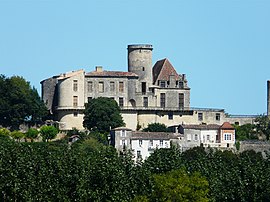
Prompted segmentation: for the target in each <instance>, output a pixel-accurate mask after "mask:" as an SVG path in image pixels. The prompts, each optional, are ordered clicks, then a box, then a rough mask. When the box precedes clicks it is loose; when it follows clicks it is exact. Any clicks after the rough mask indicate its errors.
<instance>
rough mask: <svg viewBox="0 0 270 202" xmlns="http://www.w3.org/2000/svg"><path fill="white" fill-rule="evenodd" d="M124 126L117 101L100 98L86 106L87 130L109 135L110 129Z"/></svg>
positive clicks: (84, 123) (85, 124) (85, 120)
mask: <svg viewBox="0 0 270 202" xmlns="http://www.w3.org/2000/svg"><path fill="white" fill-rule="evenodd" d="M124 125H125V124H124V121H123V118H122V116H121V114H120V107H119V106H118V105H117V102H116V101H115V100H113V99H110V98H105V97H99V98H95V99H92V100H91V101H90V102H89V103H88V104H86V107H85V111H84V121H83V126H84V127H86V128H87V129H89V130H97V131H99V132H101V133H108V132H109V131H110V129H112V128H117V127H120V126H124Z"/></svg>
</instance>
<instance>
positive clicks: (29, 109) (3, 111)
mask: <svg viewBox="0 0 270 202" xmlns="http://www.w3.org/2000/svg"><path fill="white" fill-rule="evenodd" d="M0 95H1V97H0V117H1V119H0V125H2V126H4V127H11V128H12V129H18V128H19V125H20V124H23V123H25V122H28V123H30V124H35V123H37V122H38V121H40V120H41V119H42V117H44V116H45V115H46V113H47V110H46V107H45V104H44V103H43V102H42V100H41V99H40V97H39V95H38V93H37V90H36V89H35V88H32V87H31V85H30V83H29V82H27V81H26V80H25V79H24V78H22V77H19V76H12V77H10V78H6V77H5V76H4V75H0Z"/></svg>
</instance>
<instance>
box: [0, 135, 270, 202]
mask: <svg viewBox="0 0 270 202" xmlns="http://www.w3.org/2000/svg"><path fill="white" fill-rule="evenodd" d="M6 132H7V131H5V132H3V134H2V135H0V190H1V192H0V201H208V200H209V201H269V200H270V181H269V178H270V157H269V156H266V157H265V158H263V157H262V155H261V154H260V153H255V152H254V151H246V152H243V153H240V154H235V153H233V152H231V151H224V152H222V151H214V150H208V149H207V150H205V149H204V148H201V147H197V148H194V149H191V150H187V151H185V152H182V153H181V152H180V150H179V148H177V147H172V148H170V149H158V150H155V151H154V153H153V154H152V155H151V156H150V157H149V158H148V159H147V160H146V161H144V162H139V163H137V164H134V162H133V161H132V154H131V153H130V152H129V151H124V152H123V153H120V154H118V153H117V152H116V150H115V149H114V148H112V147H110V146H106V145H104V144H103V143H101V142H100V141H99V140H98V139H97V138H96V137H97V135H90V136H87V135H86V136H85V137H84V138H83V139H81V140H78V141H77V142H75V143H73V144H72V145H69V144H68V143H67V142H68V141H65V140H63V141H61V142H17V141H14V140H12V139H11V138H10V137H9V136H7V135H5V133H6Z"/></svg>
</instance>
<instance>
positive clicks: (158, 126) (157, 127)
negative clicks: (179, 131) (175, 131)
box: [143, 123, 169, 132]
mask: <svg viewBox="0 0 270 202" xmlns="http://www.w3.org/2000/svg"><path fill="white" fill-rule="evenodd" d="M143 131H144V132H168V131H169V130H168V128H167V126H166V125H165V124H163V123H149V124H148V126H147V128H144V129H143Z"/></svg>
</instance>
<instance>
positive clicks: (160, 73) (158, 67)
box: [153, 58, 180, 84]
mask: <svg viewBox="0 0 270 202" xmlns="http://www.w3.org/2000/svg"><path fill="white" fill-rule="evenodd" d="M171 75H174V76H175V79H176V80H179V79H180V77H179V75H178V74H177V72H176V70H175V69H174V67H173V66H172V64H171V63H170V62H169V60H168V59H167V58H165V59H162V60H159V61H157V62H156V64H155V65H154V67H153V82H154V84H155V83H156V81H158V80H165V81H168V80H170V76H171Z"/></svg>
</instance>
